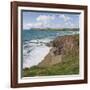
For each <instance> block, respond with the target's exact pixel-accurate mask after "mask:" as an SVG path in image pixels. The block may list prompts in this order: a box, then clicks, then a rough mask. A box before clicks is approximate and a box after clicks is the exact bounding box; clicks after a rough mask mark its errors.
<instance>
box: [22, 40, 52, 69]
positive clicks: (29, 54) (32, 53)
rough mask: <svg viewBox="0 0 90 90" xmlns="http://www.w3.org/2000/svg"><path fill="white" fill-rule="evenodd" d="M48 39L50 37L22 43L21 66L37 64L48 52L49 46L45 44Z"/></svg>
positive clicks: (27, 66)
mask: <svg viewBox="0 0 90 90" xmlns="http://www.w3.org/2000/svg"><path fill="white" fill-rule="evenodd" d="M50 41H51V39H37V40H30V41H27V43H26V44H24V45H23V68H30V67H32V66H34V65H38V64H39V63H40V62H41V61H42V60H43V59H44V57H45V56H46V55H47V54H48V53H49V51H50V49H51V47H48V46H46V43H48V42H50Z"/></svg>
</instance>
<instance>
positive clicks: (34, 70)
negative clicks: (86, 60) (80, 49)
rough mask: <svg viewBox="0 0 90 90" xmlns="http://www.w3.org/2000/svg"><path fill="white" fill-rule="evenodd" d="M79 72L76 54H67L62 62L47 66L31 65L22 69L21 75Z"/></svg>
mask: <svg viewBox="0 0 90 90" xmlns="http://www.w3.org/2000/svg"><path fill="white" fill-rule="evenodd" d="M78 73H79V58H78V56H73V55H67V56H65V57H64V60H63V62H62V63H58V64H56V65H53V66H48V67H38V66H33V67H31V68H26V69H24V70H23V76H24V77H28V76H48V75H49V76H50V75H72V74H78Z"/></svg>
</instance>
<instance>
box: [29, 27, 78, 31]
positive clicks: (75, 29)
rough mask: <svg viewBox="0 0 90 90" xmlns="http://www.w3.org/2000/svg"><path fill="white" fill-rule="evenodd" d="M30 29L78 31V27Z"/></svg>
mask: <svg viewBox="0 0 90 90" xmlns="http://www.w3.org/2000/svg"><path fill="white" fill-rule="evenodd" d="M30 30H42V31H43V30H51V31H79V28H63V29H61V28H31V29H30Z"/></svg>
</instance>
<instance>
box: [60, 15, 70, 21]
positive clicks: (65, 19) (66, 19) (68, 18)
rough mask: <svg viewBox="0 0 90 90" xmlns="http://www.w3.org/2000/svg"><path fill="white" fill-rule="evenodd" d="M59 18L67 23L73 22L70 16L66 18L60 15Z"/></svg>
mask: <svg viewBox="0 0 90 90" xmlns="http://www.w3.org/2000/svg"><path fill="white" fill-rule="evenodd" d="M59 18H60V19H63V20H64V21H65V22H67V21H69V20H71V18H70V17H69V16H66V15H64V14H62V15H59Z"/></svg>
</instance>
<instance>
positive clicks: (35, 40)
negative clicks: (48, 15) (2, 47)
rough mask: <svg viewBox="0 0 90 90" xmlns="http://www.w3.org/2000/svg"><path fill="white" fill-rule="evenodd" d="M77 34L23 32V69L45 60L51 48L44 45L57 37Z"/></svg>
mask: <svg viewBox="0 0 90 90" xmlns="http://www.w3.org/2000/svg"><path fill="white" fill-rule="evenodd" d="M78 33H79V31H50V30H46V31H45V30H44V31H41V30H23V31H22V44H23V45H22V48H23V49H22V59H23V68H30V67H32V66H35V65H38V64H39V63H40V62H41V61H42V60H43V59H44V58H45V56H46V55H47V54H48V53H49V51H50V49H51V48H52V47H48V46H46V43H49V42H50V41H52V40H54V39H55V38H56V37H58V36H64V35H73V34H78Z"/></svg>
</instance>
